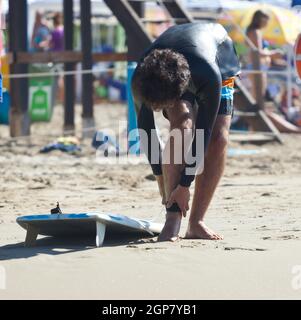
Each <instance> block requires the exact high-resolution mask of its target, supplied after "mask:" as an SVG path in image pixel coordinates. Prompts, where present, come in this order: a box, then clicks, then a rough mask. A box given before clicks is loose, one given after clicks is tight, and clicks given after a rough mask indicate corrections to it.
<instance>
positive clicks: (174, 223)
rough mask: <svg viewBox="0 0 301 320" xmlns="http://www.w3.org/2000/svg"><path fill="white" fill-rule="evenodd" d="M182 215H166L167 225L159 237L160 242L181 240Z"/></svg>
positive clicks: (171, 213)
mask: <svg viewBox="0 0 301 320" xmlns="http://www.w3.org/2000/svg"><path fill="white" fill-rule="evenodd" d="M181 220H182V214H181V213H177V212H168V213H166V221H165V225H164V227H163V229H162V231H161V233H160V235H159V237H158V241H172V242H175V241H177V240H178V239H179V232H180V227H181Z"/></svg>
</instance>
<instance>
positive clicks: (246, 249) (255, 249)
mask: <svg viewBox="0 0 301 320" xmlns="http://www.w3.org/2000/svg"><path fill="white" fill-rule="evenodd" d="M224 250H228V251H233V250H243V251H267V249H264V248H244V247H225V248H224Z"/></svg>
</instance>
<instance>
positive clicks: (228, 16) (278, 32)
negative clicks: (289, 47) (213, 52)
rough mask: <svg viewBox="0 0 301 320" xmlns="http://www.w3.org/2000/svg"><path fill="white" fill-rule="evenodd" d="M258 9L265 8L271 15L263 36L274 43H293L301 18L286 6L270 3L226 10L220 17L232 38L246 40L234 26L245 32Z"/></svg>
mask: <svg viewBox="0 0 301 320" xmlns="http://www.w3.org/2000/svg"><path fill="white" fill-rule="evenodd" d="M257 10H263V11H264V12H266V13H267V14H268V15H269V16H270V21H269V24H268V26H267V27H266V28H265V29H264V30H263V38H264V39H266V40H268V41H269V42H271V43H272V44H274V45H279V46H282V45H285V44H293V43H294V42H295V41H296V39H297V37H298V34H299V33H300V32H301V18H300V17H299V16H298V15H297V14H295V13H294V12H293V11H290V10H288V9H285V8H280V7H276V6H272V5H268V4H254V6H251V7H248V8H243V9H239V10H228V11H225V15H224V16H223V17H222V18H221V19H220V21H219V22H220V23H221V24H223V25H224V26H225V27H226V28H227V29H228V31H229V34H230V36H231V38H232V39H233V40H234V41H236V42H244V41H245V38H244V37H243V35H242V33H241V32H239V31H238V29H237V28H236V27H235V26H234V24H233V22H234V23H236V24H237V25H238V26H239V27H240V28H241V29H242V30H243V31H244V32H245V31H246V29H247V27H248V25H249V24H250V22H251V20H252V17H253V14H254V13H255V11H257Z"/></svg>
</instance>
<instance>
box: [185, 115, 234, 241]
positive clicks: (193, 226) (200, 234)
mask: <svg viewBox="0 0 301 320" xmlns="http://www.w3.org/2000/svg"><path fill="white" fill-rule="evenodd" d="M230 125H231V116H222V115H220V116H218V117H217V119H216V123H215V126H214V129H213V133H212V137H211V142H210V144H209V147H208V152H207V155H206V158H205V164H204V171H203V173H202V174H200V175H197V176H196V179H195V191H194V196H193V202H192V208H191V213H190V218H189V225H188V229H187V232H186V238H189V239H192V238H193V239H210V240H220V239H223V237H222V236H220V235H218V234H217V233H215V232H214V231H212V230H211V229H209V228H208V227H207V226H206V225H205V223H204V217H205V214H206V212H207V209H208V207H209V205H210V202H211V200H212V198H213V195H214V192H215V190H216V187H217V185H218V183H219V181H220V179H221V177H222V175H223V172H224V168H225V162H226V157H227V144H228V137H229V129H230Z"/></svg>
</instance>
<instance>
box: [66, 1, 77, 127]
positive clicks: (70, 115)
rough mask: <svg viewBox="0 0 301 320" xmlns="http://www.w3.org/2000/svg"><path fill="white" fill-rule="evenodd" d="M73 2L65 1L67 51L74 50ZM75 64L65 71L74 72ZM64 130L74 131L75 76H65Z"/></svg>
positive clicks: (68, 64) (70, 64)
mask: <svg viewBox="0 0 301 320" xmlns="http://www.w3.org/2000/svg"><path fill="white" fill-rule="evenodd" d="M73 31H74V26H73V0H64V44H65V50H71V51H72V50H73ZM73 70H74V63H65V71H73ZM64 82H65V115H64V129H65V130H73V129H74V103H75V87H74V76H73V75H65V76H64Z"/></svg>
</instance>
